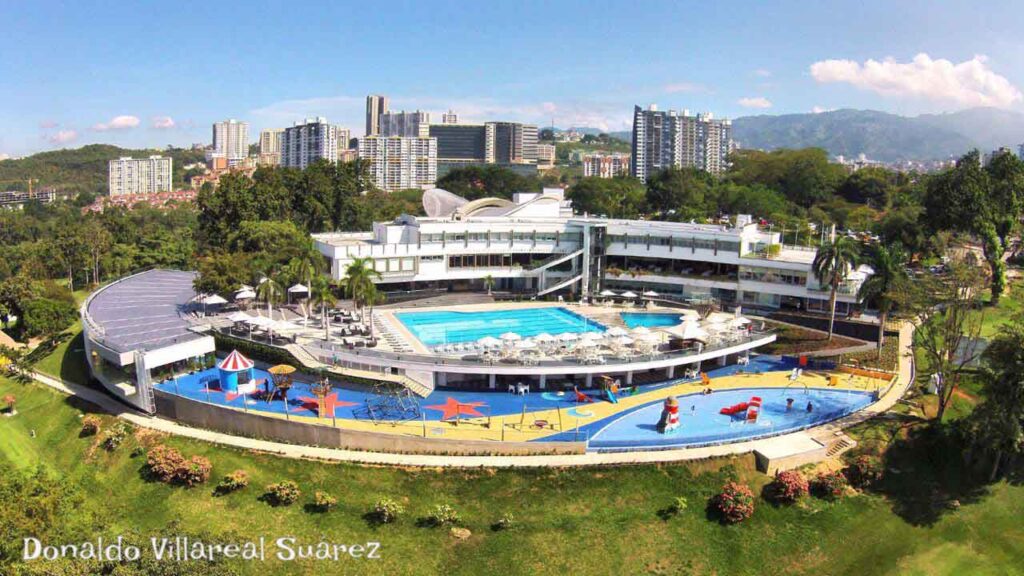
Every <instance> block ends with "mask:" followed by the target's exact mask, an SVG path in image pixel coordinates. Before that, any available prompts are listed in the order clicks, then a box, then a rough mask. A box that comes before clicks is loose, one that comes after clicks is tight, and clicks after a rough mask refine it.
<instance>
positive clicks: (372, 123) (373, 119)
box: [365, 94, 388, 136]
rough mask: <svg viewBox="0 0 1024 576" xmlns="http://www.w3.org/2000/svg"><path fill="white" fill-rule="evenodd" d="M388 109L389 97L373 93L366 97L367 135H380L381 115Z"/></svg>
mask: <svg viewBox="0 0 1024 576" xmlns="http://www.w3.org/2000/svg"><path fill="white" fill-rule="evenodd" d="M387 111H388V97H387V96H379V95H376V94H371V95H369V96H367V97H366V133H365V134H366V135H367V136H379V135H380V117H381V116H382V115H383V114H384V113H385V112H387Z"/></svg>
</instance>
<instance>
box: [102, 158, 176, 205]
mask: <svg viewBox="0 0 1024 576" xmlns="http://www.w3.org/2000/svg"><path fill="white" fill-rule="evenodd" d="M107 168H108V170H109V176H108V179H107V184H108V186H109V190H110V195H111V196H124V195H126V194H151V193H153V192H170V191H171V185H172V182H173V180H172V178H173V174H174V172H173V161H172V160H171V158H165V157H163V156H150V157H149V158H139V159H136V158H130V157H123V158H118V159H117V160H111V161H110V162H109V163H108V164H107Z"/></svg>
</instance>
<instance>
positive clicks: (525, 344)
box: [516, 340, 537, 350]
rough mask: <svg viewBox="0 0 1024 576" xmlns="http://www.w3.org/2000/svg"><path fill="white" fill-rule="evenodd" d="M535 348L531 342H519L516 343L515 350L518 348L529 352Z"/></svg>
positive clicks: (535, 344)
mask: <svg viewBox="0 0 1024 576" xmlns="http://www.w3.org/2000/svg"><path fill="white" fill-rule="evenodd" d="M536 347H537V343H536V342H534V341H533V340H520V341H519V342H516V348H519V349H520V350H530V349H531V348H536Z"/></svg>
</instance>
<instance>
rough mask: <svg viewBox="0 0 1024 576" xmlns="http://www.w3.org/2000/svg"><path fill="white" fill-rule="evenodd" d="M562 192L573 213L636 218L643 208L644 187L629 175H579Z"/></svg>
mask: <svg viewBox="0 0 1024 576" xmlns="http://www.w3.org/2000/svg"><path fill="white" fill-rule="evenodd" d="M566 195H567V197H568V198H569V199H570V200H572V204H573V208H575V210H576V211H577V212H584V213H588V214H604V215H607V216H608V217H610V218H636V217H637V216H638V215H639V214H640V213H641V211H642V210H643V208H644V186H643V184H641V183H640V181H639V180H637V179H635V178H630V177H619V178H597V177H590V178H582V179H580V181H579V182H577V183H576V184H574V185H573V186H570V187H569V189H568V191H567V194H566Z"/></svg>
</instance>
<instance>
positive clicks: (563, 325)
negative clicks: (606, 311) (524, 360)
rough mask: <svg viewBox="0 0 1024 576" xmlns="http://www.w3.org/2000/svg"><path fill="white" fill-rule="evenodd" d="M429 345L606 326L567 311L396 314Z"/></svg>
mask: <svg viewBox="0 0 1024 576" xmlns="http://www.w3.org/2000/svg"><path fill="white" fill-rule="evenodd" d="M395 317H396V318H398V320H399V321H401V322H402V324H404V325H405V327H406V328H408V329H409V331H410V332H412V334H413V336H416V338H418V339H419V341H420V342H422V343H423V344H424V345H426V346H436V345H438V344H455V343H460V342H476V341H477V340H479V339H481V338H484V337H485V336H491V337H494V338H498V337H500V336H501V335H502V334H504V333H506V332H515V333H516V334H519V335H520V336H522V337H523V338H529V337H531V336H536V335H538V334H541V333H544V332H547V333H548V334H551V335H555V334H561V333H562V332H576V333H582V332H604V331H605V327H604V326H603V325H602V324H600V323H598V322H594V321H593V320H590V319H588V318H584V317H583V316H580V315H579V314H577V313H575V312H572V311H571V310H567V309H565V308H557V307H551V308H519V309H516V310H486V311H480V312H449V311H440V312H399V313H397V314H395Z"/></svg>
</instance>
